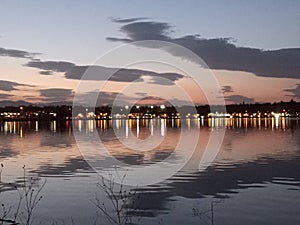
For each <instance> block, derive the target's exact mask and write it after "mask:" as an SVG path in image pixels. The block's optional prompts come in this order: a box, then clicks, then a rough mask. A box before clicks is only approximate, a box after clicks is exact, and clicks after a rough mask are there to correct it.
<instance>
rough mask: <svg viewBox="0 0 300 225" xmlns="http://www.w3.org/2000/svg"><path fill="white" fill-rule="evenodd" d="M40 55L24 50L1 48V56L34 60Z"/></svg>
mask: <svg viewBox="0 0 300 225" xmlns="http://www.w3.org/2000/svg"><path fill="white" fill-rule="evenodd" d="M36 55H39V53H31V52H27V51H23V50H16V49H6V48H0V56H6V57H13V58H28V59H33V58H34V57H35V56H36Z"/></svg>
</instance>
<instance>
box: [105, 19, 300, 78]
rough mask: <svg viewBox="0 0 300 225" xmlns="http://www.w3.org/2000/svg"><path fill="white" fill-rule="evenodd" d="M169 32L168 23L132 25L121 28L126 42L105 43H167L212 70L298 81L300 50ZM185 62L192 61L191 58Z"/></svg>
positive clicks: (151, 46) (139, 23) (172, 52)
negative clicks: (191, 54)
mask: <svg viewBox="0 0 300 225" xmlns="http://www.w3.org/2000/svg"><path fill="white" fill-rule="evenodd" d="M170 28H171V26H170V25H169V24H168V23H160V22H153V21H152V22H151V21H150V22H133V23H129V24H126V25H124V26H122V27H121V29H120V30H121V32H123V33H124V34H125V35H126V36H127V38H125V39H124V38H120V39H118V38H115V37H114V38H111V37H109V38H107V40H111V41H122V42H134V41H142V40H160V41H168V42H172V43H175V44H179V45H181V46H183V47H186V48H188V49H190V50H191V51H193V52H194V53H195V54H197V55H198V56H199V57H201V58H202V59H203V60H204V61H205V62H206V63H207V65H208V66H209V67H210V68H211V69H222V70H232V71H245V72H251V73H254V74H256V75H258V76H265V77H279V78H300V48H294V49H279V50H262V49H256V48H245V47H238V46H236V45H234V44H233V43H231V40H232V39H231V38H213V39H205V38H201V37H200V36H199V35H187V36H183V37H179V38H173V37H171V36H170V32H171V30H170ZM140 44H141V43H139V45H140ZM142 45H143V44H142ZM144 47H148V48H157V47H158V46H153V45H148V44H147V43H145V44H144ZM164 50H166V51H168V52H169V53H171V54H173V55H175V56H179V57H182V58H186V57H187V56H186V55H184V54H182V52H178V51H176V49H175V48H172V47H168V48H164ZM186 59H188V60H193V59H192V58H186Z"/></svg>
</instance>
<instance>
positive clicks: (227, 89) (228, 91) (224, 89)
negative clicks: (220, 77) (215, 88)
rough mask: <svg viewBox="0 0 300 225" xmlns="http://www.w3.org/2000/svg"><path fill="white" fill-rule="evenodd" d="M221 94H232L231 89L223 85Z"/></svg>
mask: <svg viewBox="0 0 300 225" xmlns="http://www.w3.org/2000/svg"><path fill="white" fill-rule="evenodd" d="M222 92H223V94H225V93H231V92H233V89H232V87H231V86H229V85H225V86H222Z"/></svg>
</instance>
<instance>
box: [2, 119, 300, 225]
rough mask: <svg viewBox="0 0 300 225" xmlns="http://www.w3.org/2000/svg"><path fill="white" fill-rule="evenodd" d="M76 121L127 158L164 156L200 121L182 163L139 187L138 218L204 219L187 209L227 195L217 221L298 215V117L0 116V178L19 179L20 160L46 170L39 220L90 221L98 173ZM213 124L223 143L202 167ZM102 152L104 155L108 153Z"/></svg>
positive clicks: (274, 220)
mask: <svg viewBox="0 0 300 225" xmlns="http://www.w3.org/2000/svg"><path fill="white" fill-rule="evenodd" d="M113 128H114V129H113ZM180 128H184V131H182V130H181V129H180ZM74 129H76V131H79V132H82V133H83V134H85V135H86V137H87V138H88V137H89V134H90V133H94V132H98V134H99V136H100V138H101V140H102V141H103V142H104V143H105V145H106V146H107V147H108V148H109V149H110V151H111V154H112V155H113V156H114V157H116V158H117V159H118V160H120V161H122V162H124V163H128V164H131V165H147V164H149V163H156V162H158V161H161V160H164V159H166V158H167V157H168V156H169V154H170V152H172V151H173V149H174V146H176V144H177V142H178V137H179V136H180V132H185V130H186V132H191V131H193V130H197V129H200V131H201V132H200V139H199V140H200V141H199V143H198V146H197V150H196V151H195V153H194V155H193V158H192V159H191V160H190V161H189V163H188V164H187V165H186V166H185V167H184V169H183V170H182V171H180V172H179V173H177V174H176V175H175V176H174V177H172V178H170V179H168V180H167V181H165V182H163V183H161V184H157V185H152V186H148V187H144V188H138V192H139V193H140V194H141V196H142V199H143V201H142V204H141V205H140V208H141V211H144V213H143V216H144V218H143V221H144V222H143V224H153V223H154V224H158V221H159V219H163V220H164V221H165V224H199V222H200V224H201V221H198V220H197V219H196V218H193V217H192V216H191V215H192V210H191V209H192V208H193V207H200V208H204V209H206V208H207V207H209V204H210V201H211V200H212V198H221V199H225V200H224V202H223V203H221V204H220V205H219V206H218V207H217V208H216V212H215V214H216V218H215V224H233V222H234V223H236V224H245V225H247V224H273V225H274V224H275V225H276V224H299V223H300V218H299V213H300V211H299V208H300V198H299V197H300V193H299V190H300V172H299V171H300V138H299V137H300V135H299V120H297V119H291V118H267V119H264V118H248V119H246V118H237V119H230V118H228V119H220V118H218V119H208V120H204V119H185V120H179V119H175V120H160V119H155V120H148V119H146V120H108V121H106V120H98V121H94V120H87V121H85V120H78V121H76V122H75V126H74V127H73V126H72V122H70V121H64V122H58V121H52V122H48V123H47V122H16V121H12V122H0V160H1V163H3V164H4V165H5V167H4V171H3V175H2V180H3V181H4V182H17V181H18V179H19V178H20V177H21V176H22V169H21V168H22V166H23V165H26V168H27V171H28V173H30V174H32V175H34V174H38V175H39V176H43V177H48V181H47V185H46V188H45V191H44V196H45V198H44V200H43V201H42V203H41V207H40V208H39V210H38V211H37V217H38V218H40V219H41V220H45V221H51V220H52V219H57V220H59V219H63V218H66V217H68V218H70V217H73V218H74V219H75V220H77V221H79V222H78V223H79V224H80V223H82V224H83V223H85V224H92V215H91V214H92V213H94V212H95V209H94V208H93V205H92V204H90V199H91V198H93V196H94V192H95V189H96V188H95V183H96V182H97V174H95V173H94V171H93V170H92V169H91V168H90V166H89V165H88V164H87V163H86V162H85V161H84V159H83V158H82V156H81V154H80V151H79V150H78V148H77V146H76V141H75V138H74V136H73V130H74ZM215 129H226V135H225V138H224V141H223V144H222V148H221V151H220V152H219V154H218V156H217V158H216V159H215V161H214V163H213V164H212V165H211V166H210V167H209V168H207V169H206V170H205V171H204V172H199V171H198V170H196V169H195V168H197V167H196V166H195V165H194V164H197V162H198V161H197V160H198V159H199V157H201V154H202V152H203V148H205V146H206V144H207V140H208V138H209V135H210V132H211V131H212V130H215ZM153 135H158V136H160V137H163V138H164V139H165V141H164V142H163V143H162V144H161V145H160V146H159V147H158V148H156V149H155V150H153V151H149V152H148V151H146V152H142V151H141V152H132V151H130V150H128V149H127V148H124V147H122V145H121V143H120V142H119V141H118V140H117V137H119V138H120V137H121V138H124V139H127V141H130V139H131V137H135V138H138V139H140V140H146V139H147V138H148V137H150V136H153ZM182 154H184V149H183V150H182ZM177 157H180V154H179V155H177ZM101 160H102V161H103V164H105V163H108V162H106V159H105V158H103V159H101ZM171 160H174V161H176V160H177V159H176V157H174V158H172V159H171ZM12 195H13V192H7V193H1V198H2V199H3V200H6V201H8V202H9V201H11V199H12ZM3 200H2V201H3ZM57 205H59V206H60V207H57ZM74 212H78V213H75V214H74ZM233 212H234V213H233Z"/></svg>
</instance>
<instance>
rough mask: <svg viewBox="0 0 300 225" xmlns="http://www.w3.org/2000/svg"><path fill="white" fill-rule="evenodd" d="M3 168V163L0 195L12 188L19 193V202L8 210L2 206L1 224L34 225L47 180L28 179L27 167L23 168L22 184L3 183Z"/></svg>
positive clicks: (0, 174) (0, 171)
mask: <svg viewBox="0 0 300 225" xmlns="http://www.w3.org/2000/svg"><path fill="white" fill-rule="evenodd" d="M3 167H4V166H3V164H2V163H1V168H0V194H1V193H2V191H3V190H4V189H5V188H8V187H10V188H11V189H12V190H15V191H16V192H17V194H18V195H17V197H18V200H17V204H16V206H9V207H8V208H7V207H6V206H5V204H4V203H2V204H1V207H2V208H1V212H0V224H1V225H2V224H4V223H6V224H11V225H17V224H19V225H31V224H32V223H33V212H34V210H35V208H36V207H37V205H38V203H39V202H40V201H41V199H42V195H41V191H42V189H43V188H44V186H45V184H46V180H44V181H42V182H41V179H40V178H39V177H27V176H26V169H25V166H23V178H22V181H21V183H19V184H16V185H12V184H10V183H8V184H7V183H3V182H2V179H1V176H2V170H3Z"/></svg>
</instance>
